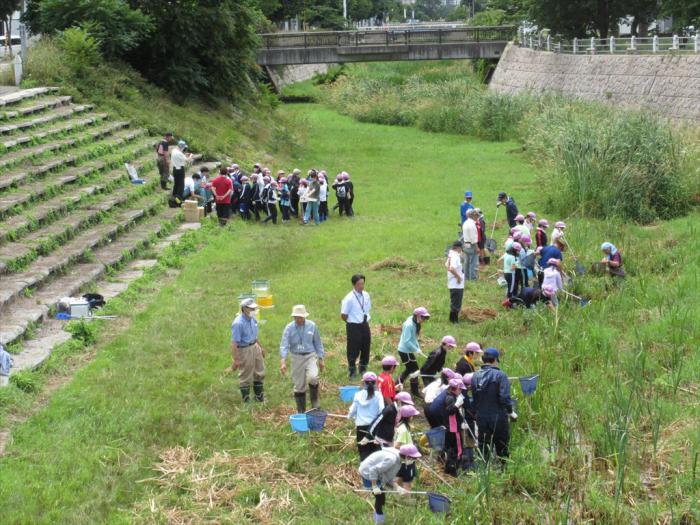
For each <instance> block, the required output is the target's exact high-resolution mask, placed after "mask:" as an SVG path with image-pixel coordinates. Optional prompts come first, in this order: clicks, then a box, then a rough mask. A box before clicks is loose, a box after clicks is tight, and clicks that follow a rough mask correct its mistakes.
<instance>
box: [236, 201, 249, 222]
mask: <svg viewBox="0 0 700 525" xmlns="http://www.w3.org/2000/svg"><path fill="white" fill-rule="evenodd" d="M239 211H240V212H241V219H243V220H244V221H247V220H249V219H250V203H247V202H241V204H240V208H239Z"/></svg>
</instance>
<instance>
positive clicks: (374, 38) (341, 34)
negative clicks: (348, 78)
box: [257, 26, 516, 66]
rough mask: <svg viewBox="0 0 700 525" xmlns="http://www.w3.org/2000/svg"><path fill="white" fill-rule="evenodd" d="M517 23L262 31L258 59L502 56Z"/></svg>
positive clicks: (329, 61)
mask: <svg viewBox="0 0 700 525" xmlns="http://www.w3.org/2000/svg"><path fill="white" fill-rule="evenodd" d="M515 34H516V27H515V26H494V27H457V28H444V29H443V28H438V29H426V28H420V27H416V28H405V29H403V28H391V29H368V30H360V31H326V32H306V33H290V32H284V33H268V34H264V35H261V38H262V45H261V47H260V48H259V50H258V58H257V61H258V64H260V65H261V66H280V65H291V64H338V63H344V62H377V61H390V60H439V59H476V58H487V59H497V58H499V57H500V56H501V53H502V52H503V50H504V49H505V47H506V44H507V43H508V42H510V41H511V40H513V37H514V36H515Z"/></svg>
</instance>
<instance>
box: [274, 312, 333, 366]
mask: <svg viewBox="0 0 700 525" xmlns="http://www.w3.org/2000/svg"><path fill="white" fill-rule="evenodd" d="M290 352H291V353H292V354H310V353H312V352H316V355H317V356H318V358H319V359H323V343H322V342H321V334H319V333H318V328H316V323H314V322H313V321H309V320H306V321H304V324H302V325H301V326H300V325H297V323H296V321H292V322H291V323H289V324H288V325H287V326H286V327H285V328H284V333H283V334H282V342H281V343H280V356H281V357H282V359H284V358H285V357H287V354H288V353H290Z"/></svg>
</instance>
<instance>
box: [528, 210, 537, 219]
mask: <svg viewBox="0 0 700 525" xmlns="http://www.w3.org/2000/svg"><path fill="white" fill-rule="evenodd" d="M527 216H528V217H530V218H531V219H536V218H537V214H536V213H535V212H534V211H529V212H527Z"/></svg>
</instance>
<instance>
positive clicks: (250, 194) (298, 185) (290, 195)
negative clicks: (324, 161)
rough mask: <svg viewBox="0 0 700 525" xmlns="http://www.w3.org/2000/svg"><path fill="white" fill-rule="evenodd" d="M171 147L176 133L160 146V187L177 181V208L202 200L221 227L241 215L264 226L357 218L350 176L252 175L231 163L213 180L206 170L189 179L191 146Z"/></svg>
mask: <svg viewBox="0 0 700 525" xmlns="http://www.w3.org/2000/svg"><path fill="white" fill-rule="evenodd" d="M172 142H173V135H172V133H166V134H165V136H164V137H163V140H162V141H161V142H160V143H159V144H158V145H157V147H156V155H157V165H158V171H159V174H160V183H161V188H163V189H164V190H167V189H168V183H169V182H170V180H171V179H172V181H173V187H172V195H171V203H173V205H175V206H177V205H179V204H180V203H182V202H183V201H184V200H186V199H194V200H197V201H198V203H199V205H200V206H202V207H203V208H204V213H205V215H208V214H209V213H211V212H212V211H214V210H215V211H216V215H217V217H218V219H219V224H221V225H222V226H224V225H226V224H227V222H228V221H229V220H230V219H231V218H232V217H234V216H236V215H239V216H240V218H241V219H242V220H245V221H251V220H254V221H256V222H261V223H263V224H264V223H269V222H271V223H272V224H277V223H278V221H279V222H281V223H288V222H290V221H291V220H292V219H298V220H299V221H300V222H301V223H302V224H310V223H311V222H313V224H315V225H319V224H320V223H322V222H324V221H326V220H328V218H329V216H330V215H331V213H332V212H335V211H337V212H338V214H339V215H340V216H343V215H345V216H347V217H352V216H353V215H354V214H355V211H354V207H353V205H354V202H355V186H354V184H353V181H352V180H351V178H350V174H348V173H347V172H346V171H343V172H340V173H338V174H337V175H336V177H335V179H333V180H329V178H328V174H327V173H326V171H325V170H316V169H310V170H308V172H307V174H306V176H305V177H304V176H302V172H301V170H299V169H294V170H292V172H291V173H290V174H289V175H287V173H286V172H285V171H284V170H279V171H277V173H276V174H275V175H272V172H271V170H270V168H268V167H265V166H262V165H261V164H260V163H256V164H254V165H253V168H252V170H251V172H250V173H246V172H244V171H243V170H242V169H241V167H240V166H239V165H238V164H232V165H231V166H224V167H222V168H220V169H219V172H218V174H217V175H213V174H210V173H209V171H210V170H209V167H208V166H206V165H204V166H202V167H201V168H200V170H199V171H197V172H196V173H194V174H192V175H190V176H187V175H186V169H187V166H188V165H189V164H191V162H192V158H193V156H192V154H190V153H186V151H187V149H188V146H187V143H186V142H184V141H182V140H180V141H178V142H177V143H176V144H175V145H172ZM171 168H172V171H171ZM331 192H332V193H335V204H334V205H333V208H332V209H329V196H330V194H331Z"/></svg>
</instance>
